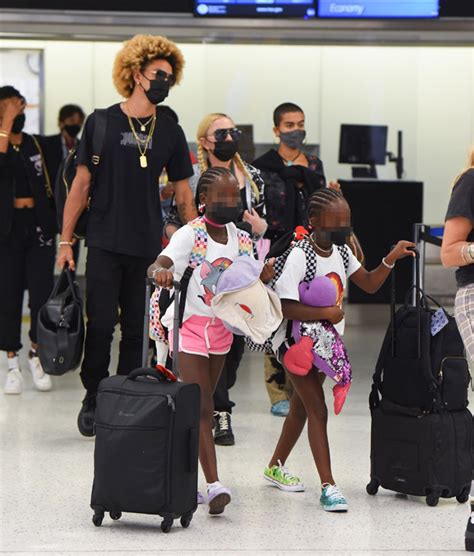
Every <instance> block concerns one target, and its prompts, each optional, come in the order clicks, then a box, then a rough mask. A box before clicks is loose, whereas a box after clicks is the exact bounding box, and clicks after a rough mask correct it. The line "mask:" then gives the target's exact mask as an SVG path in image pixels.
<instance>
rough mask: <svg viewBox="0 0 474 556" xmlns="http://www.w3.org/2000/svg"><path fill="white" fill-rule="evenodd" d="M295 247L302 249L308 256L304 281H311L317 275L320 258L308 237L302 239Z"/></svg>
mask: <svg viewBox="0 0 474 556" xmlns="http://www.w3.org/2000/svg"><path fill="white" fill-rule="evenodd" d="M295 247H297V248H298V249H302V250H303V252H304V254H305V257H306V274H305V276H304V279H303V280H304V282H311V281H312V280H313V278H314V277H315V276H316V272H317V266H318V258H317V256H316V253H315V251H314V249H313V247H312V245H311V244H310V243H309V241H308V240H307V239H302V240H300V241H299V242H298V243H297V244H296V245H295Z"/></svg>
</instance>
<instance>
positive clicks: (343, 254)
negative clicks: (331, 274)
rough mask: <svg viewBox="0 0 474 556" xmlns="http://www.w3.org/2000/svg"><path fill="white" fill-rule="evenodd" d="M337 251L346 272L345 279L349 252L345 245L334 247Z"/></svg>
mask: <svg viewBox="0 0 474 556" xmlns="http://www.w3.org/2000/svg"><path fill="white" fill-rule="evenodd" d="M336 247H337V250H338V251H339V254H340V255H341V257H342V261H343V263H344V270H345V272H346V277H347V273H348V272H349V261H350V257H351V254H350V252H349V247H348V246H347V245H336Z"/></svg>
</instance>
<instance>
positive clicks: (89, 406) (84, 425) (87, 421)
mask: <svg viewBox="0 0 474 556" xmlns="http://www.w3.org/2000/svg"><path fill="white" fill-rule="evenodd" d="M96 406H97V394H96V393H94V392H87V394H86V397H85V398H84V399H83V401H82V407H81V411H80V412H79V416H78V418H77V427H78V429H79V432H80V433H81V434H82V435H83V436H95V431H94V421H95V408H96Z"/></svg>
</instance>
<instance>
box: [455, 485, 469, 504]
mask: <svg viewBox="0 0 474 556" xmlns="http://www.w3.org/2000/svg"><path fill="white" fill-rule="evenodd" d="M470 492H471V489H470V488H469V487H466V488H465V489H464V490H462V491H461V493H460V494H458V495H457V496H456V500H457V501H458V502H459V503H460V504H465V503H466V502H467V501H468V500H469V493H470Z"/></svg>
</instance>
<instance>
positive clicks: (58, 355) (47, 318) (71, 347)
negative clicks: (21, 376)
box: [38, 267, 84, 375]
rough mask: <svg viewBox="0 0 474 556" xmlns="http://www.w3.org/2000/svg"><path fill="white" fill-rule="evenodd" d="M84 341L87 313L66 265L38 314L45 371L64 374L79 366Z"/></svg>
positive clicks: (39, 352) (40, 348) (42, 363)
mask: <svg viewBox="0 0 474 556" xmlns="http://www.w3.org/2000/svg"><path fill="white" fill-rule="evenodd" d="M83 345H84V317H83V313H82V300H81V296H80V293H79V286H78V285H77V283H75V282H74V279H73V276H72V273H71V271H70V270H69V268H67V267H65V268H64V269H63V271H62V272H61V274H60V276H59V278H58V280H57V282H56V284H55V286H54V289H53V291H52V293H51V295H50V296H49V299H48V301H47V302H46V303H45V304H44V305H43V307H41V309H40V311H39V314H38V355H39V358H40V361H41V365H42V366H43V369H44V372H45V373H47V374H49V375H63V374H65V373H67V372H68V371H74V370H75V369H77V367H78V366H79V364H80V362H81V358H82V349H83Z"/></svg>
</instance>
